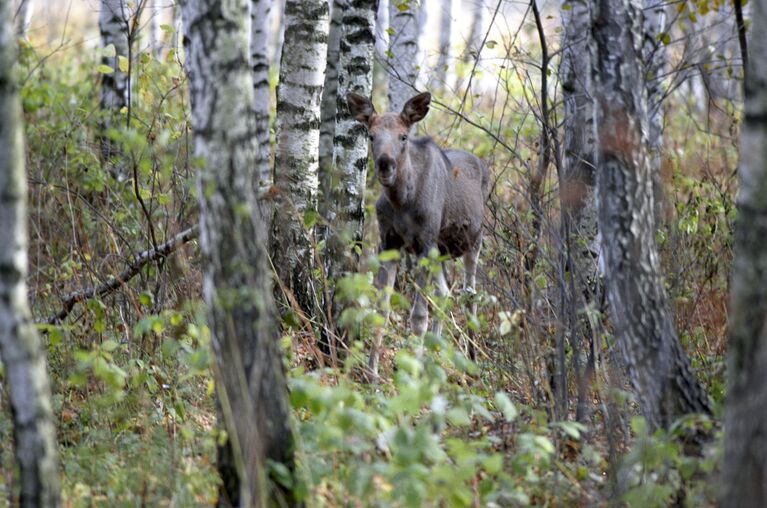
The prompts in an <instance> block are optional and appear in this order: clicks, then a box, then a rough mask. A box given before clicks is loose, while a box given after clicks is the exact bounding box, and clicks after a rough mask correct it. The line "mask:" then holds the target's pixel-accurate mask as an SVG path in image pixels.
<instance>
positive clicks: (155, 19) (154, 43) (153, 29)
mask: <svg viewBox="0 0 767 508" xmlns="http://www.w3.org/2000/svg"><path fill="white" fill-rule="evenodd" d="M163 1H166V0H150V4H149V49H150V51H151V52H152V55H153V56H154V57H155V58H158V59H159V58H160V53H161V52H162V29H161V28H160V21H161V19H162V5H161V4H162V2H163Z"/></svg>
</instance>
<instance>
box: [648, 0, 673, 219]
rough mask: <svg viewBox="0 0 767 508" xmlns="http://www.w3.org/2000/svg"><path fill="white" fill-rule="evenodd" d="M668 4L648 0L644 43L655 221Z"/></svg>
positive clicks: (659, 201)
mask: <svg viewBox="0 0 767 508" xmlns="http://www.w3.org/2000/svg"><path fill="white" fill-rule="evenodd" d="M666 25H667V22H666V2H665V0H644V39H643V47H642V59H643V61H644V82H645V86H646V89H647V117H648V123H647V127H648V149H649V157H650V168H651V171H652V186H653V199H654V201H655V219H656V222H657V224H659V225H660V223H661V220H662V219H663V180H662V178H661V163H662V162H663V86H662V85H663V74H664V69H665V67H666V45H665V43H664V42H663V34H664V33H665V32H666V30H667V29H668V27H667V26H666Z"/></svg>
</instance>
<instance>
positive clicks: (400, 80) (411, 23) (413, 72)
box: [387, 0, 421, 111]
mask: <svg viewBox="0 0 767 508" xmlns="http://www.w3.org/2000/svg"><path fill="white" fill-rule="evenodd" d="M420 9H421V5H420V1H419V0H389V52H388V61H387V67H388V75H389V111H401V110H402V106H404V105H405V102H407V100H408V99H410V98H411V97H412V96H413V95H415V94H416V88H415V81H416V79H417V78H418V66H417V57H418V39H419V35H420V34H419V33H418V27H419V15H420V12H419V11H420Z"/></svg>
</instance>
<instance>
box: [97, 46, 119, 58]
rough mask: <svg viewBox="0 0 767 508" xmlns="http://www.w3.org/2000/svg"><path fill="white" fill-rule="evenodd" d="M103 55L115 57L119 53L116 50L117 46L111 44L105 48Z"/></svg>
mask: <svg viewBox="0 0 767 508" xmlns="http://www.w3.org/2000/svg"><path fill="white" fill-rule="evenodd" d="M101 54H102V55H104V56H115V55H116V54H117V51H116V50H115V45H114V44H109V45H108V46H107V47H105V48H104V49H103V50H102V52H101Z"/></svg>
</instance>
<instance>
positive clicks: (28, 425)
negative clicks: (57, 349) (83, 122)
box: [0, 0, 60, 508]
mask: <svg viewBox="0 0 767 508" xmlns="http://www.w3.org/2000/svg"><path fill="white" fill-rule="evenodd" d="M9 3H10V1H9V0H0V189H2V191H0V238H2V239H3V241H2V242H0V358H2V360H3V362H4V364H5V379H6V381H7V383H8V391H9V395H10V402H11V413H12V416H13V430H14V440H15V450H16V460H17V461H18V464H19V470H20V474H19V487H20V499H19V504H20V506H22V507H25V508H26V507H29V508H33V507H34V508H37V507H43V508H46V507H55V506H59V504H60V499H59V472H58V458H57V450H56V427H55V425H54V422H53V403H52V401H51V390H50V386H49V383H48V373H47V370H46V361H45V349H44V347H43V345H42V344H41V341H40V337H39V335H38V334H37V331H36V330H35V326H34V324H33V323H32V316H31V313H30V310H29V304H28V303H27V285H26V277H27V222H26V221H27V212H26V199H27V189H26V177H25V175H24V138H23V130H22V125H21V122H22V116H21V104H20V102H19V95H18V90H17V88H16V82H15V78H14V73H13V62H14V60H15V58H16V47H15V45H14V44H13V41H14V38H15V37H14V28H13V27H12V26H11V19H12V17H11V15H10V13H11V9H10V5H9Z"/></svg>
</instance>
